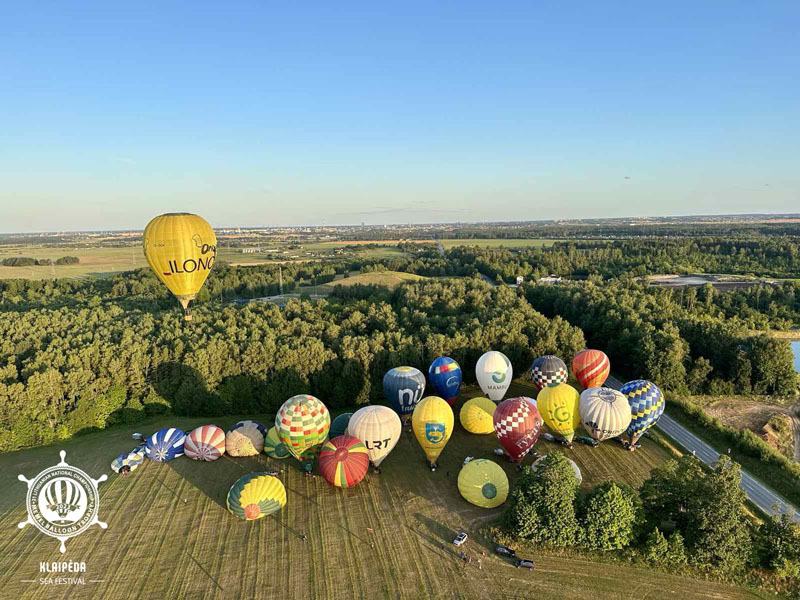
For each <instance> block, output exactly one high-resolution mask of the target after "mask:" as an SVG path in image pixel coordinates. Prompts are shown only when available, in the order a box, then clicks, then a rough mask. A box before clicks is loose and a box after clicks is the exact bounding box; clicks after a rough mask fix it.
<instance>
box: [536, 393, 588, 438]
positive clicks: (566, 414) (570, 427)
mask: <svg viewBox="0 0 800 600" xmlns="http://www.w3.org/2000/svg"><path fill="white" fill-rule="evenodd" d="M536 404H537V406H538V408H539V413H540V414H541V415H542V418H543V419H544V422H545V423H546V424H547V426H548V427H549V428H550V429H552V430H553V433H558V434H560V435H562V436H564V439H566V440H567V441H568V442H572V438H573V436H574V435H575V430H576V429H577V428H578V425H580V424H581V414H580V411H579V404H580V396H579V395H578V391H577V390H576V389H575V388H574V387H572V386H571V385H568V384H566V383H559V384H558V385H557V386H555V387H546V388H544V389H543V390H542V391H541V392H539V396H538V397H537V398H536Z"/></svg>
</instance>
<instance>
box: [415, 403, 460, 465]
mask: <svg viewBox="0 0 800 600" xmlns="http://www.w3.org/2000/svg"><path fill="white" fill-rule="evenodd" d="M453 421H454V419H453V409H452V408H450V405H449V404H448V403H447V400H444V399H442V398H439V396H428V397H427V398H423V399H422V400H420V402H419V404H417V407H416V408H415V409H414V413H413V414H412V415H411V427H412V428H413V429H414V435H415V436H416V438H417V441H418V442H419V445H420V446H422V449H423V450H424V451H425V456H427V457H428V463H429V464H430V465H431V468H436V459H438V458H439V455H440V454H441V453H442V450H444V447H445V446H446V445H447V442H448V441H449V440H450V436H451V435H452V434H453Z"/></svg>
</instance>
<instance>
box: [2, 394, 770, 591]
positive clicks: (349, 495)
mask: <svg viewBox="0 0 800 600" xmlns="http://www.w3.org/2000/svg"><path fill="white" fill-rule="evenodd" d="M528 385H529V384H528ZM528 390H529V387H528V386H526V385H525V384H515V385H514V389H512V393H517V394H518V393H524V392H525V391H528ZM477 394H478V391H477V390H475V389H467V390H466V392H465V393H464V394H463V397H462V399H461V400H463V399H464V398H466V397H470V396H475V395H477ZM459 404H460V402H459ZM249 417H250V418H252V417H253V415H250V416H249ZM261 419H262V420H263V422H265V423H266V422H268V421H269V420H270V419H269V417H268V416H266V415H262V416H261ZM236 420H238V419H237V418H236V417H226V418H220V419H212V421H213V422H215V423H217V424H218V425H220V426H222V427H226V428H227V427H229V426H230V425H232V424H233V423H234V422H235V421H236ZM206 422H208V419H195V418H174V417H164V418H162V419H159V420H157V421H152V422H149V423H146V424H139V425H137V426H136V427H121V428H115V429H112V430H109V431H107V432H99V433H93V434H89V435H86V436H82V437H79V438H76V439H73V440H69V441H66V442H63V443H59V444H57V445H55V446H50V447H45V448H35V449H30V450H25V451H20V452H15V453H9V454H5V455H0V547H2V548H3V551H2V553H0V586H2V587H1V588H0V589H2V590H3V595H4V596H5V597H7V598H23V599H37V598H42V599H44V598H47V599H50V598H85V597H91V598H103V599H122V598H191V599H194V598H204V599H205V598H207V599H221V598H232V599H240V598H278V597H279V598H282V599H287V600H293V599H296V600H305V599H308V598H320V599H340V598H342V599H344V598H353V599H362V598H422V599H430V598H441V599H444V598H481V599H485V598H538V599H544V600H546V599H561V598H567V597H569V598H574V599H578V600H580V599H587V600H588V599H593V600H596V599H599V598H621V597H635V598H645V597H649V598H663V597H665V596H672V597H675V598H717V599H723V598H725V599H738V598H752V597H758V596H755V595H754V594H753V593H752V592H750V591H747V590H742V589H738V588H734V587H730V586H725V585H721V584H716V583H712V582H707V581H701V580H695V579H689V578H685V577H678V576H673V575H668V574H664V573H658V572H651V571H649V570H644V569H635V568H632V567H630V566H627V565H613V564H597V563H592V562H590V561H588V560H586V559H585V558H565V557H558V556H555V555H552V556H551V555H548V554H547V553H539V554H537V556H536V557H535V558H536V559H537V569H536V570H535V571H533V572H529V571H519V570H516V569H514V568H513V565H511V564H510V563H509V562H508V561H506V560H503V559H501V558H498V557H495V556H493V555H492V553H491V549H492V546H491V542H490V541H489V540H486V539H482V538H481V536H480V531H481V529H482V528H483V527H484V526H485V525H486V524H487V523H489V522H490V521H492V520H493V519H495V518H496V517H497V516H498V515H499V513H500V511H501V509H494V510H483V509H480V508H477V507H474V506H472V505H470V504H468V503H467V502H466V501H464V500H463V499H462V498H461V497H460V495H459V493H458V490H457V487H456V478H457V474H458V470H459V468H460V465H461V462H462V461H463V459H464V457H465V456H467V455H471V456H475V457H492V456H493V455H492V450H493V449H494V448H495V447H497V442H496V439H495V437H494V436H493V435H487V436H474V435H470V434H468V433H466V432H465V431H464V430H463V429H461V427H460V425H457V426H456V431H455V433H454V434H453V437H452V439H451V440H450V443H449V444H448V446H447V448H446V449H445V450H444V452H443V454H442V457H441V459H440V468H439V469H438V470H437V471H436V472H435V473H431V472H430V471H429V470H428V469H427V468H426V467H425V464H424V456H423V453H422V451H421V449H420V448H419V446H418V445H417V443H416V441H415V440H414V439H413V437H412V436H411V435H410V434H406V433H404V434H403V437H402V439H401V441H400V443H399V444H398V446H397V447H396V448H395V450H394V451H393V453H392V454H391V455H390V456H389V458H388V459H387V460H386V461H385V462H384V464H383V465H382V466H383V473H382V474H381V475H374V474H369V475H368V476H367V479H365V480H364V481H362V482H361V483H360V484H359V485H358V486H356V487H354V488H352V489H349V490H340V489H336V488H334V487H332V486H330V485H328V483H327V482H325V480H324V479H322V478H321V477H319V476H317V477H314V478H308V477H305V476H304V475H303V474H302V473H301V472H300V470H299V466H298V463H297V462H296V461H295V460H294V459H287V460H284V461H279V460H275V459H271V458H269V457H267V456H266V455H264V454H262V455H260V456H258V457H253V458H235V459H234V458H230V457H224V458H221V459H219V460H217V461H216V462H213V463H198V462H194V461H191V460H189V459H187V458H185V457H184V458H179V459H176V460H173V461H171V462H169V463H166V464H158V463H152V462H149V461H147V460H146V461H145V464H144V465H143V466H142V467H140V468H139V469H138V470H137V471H135V472H133V473H131V474H130V475H128V476H126V477H119V476H116V475H114V474H113V473H112V472H111V471H110V468H109V463H110V462H111V460H112V459H113V458H114V456H116V455H117V454H119V453H120V452H123V451H127V450H129V449H130V448H132V447H133V445H134V442H133V441H132V440H131V439H130V434H131V433H132V432H133V431H134V430H135V431H142V432H145V433H147V432H152V431H153V430H154V429H156V428H158V427H162V426H167V425H171V426H179V427H182V428H184V429H188V428H191V427H194V426H196V425H199V424H203V423H206ZM537 448H538V451H539V452H540V453H547V452H550V451H553V450H556V449H561V448H562V447H561V446H556V445H554V444H551V443H548V442H546V441H543V440H542V441H540V442H539V444H538V445H537ZM61 449H64V450H66V452H67V461H68V462H69V463H70V464H72V465H75V466H78V467H80V468H81V469H83V470H85V471H87V472H88V473H89V474H90V475H91V476H93V477H98V476H99V475H100V474H101V473H107V474H108V475H109V480H108V481H106V482H105V483H102V484H101V485H100V497H101V502H100V518H101V520H104V521H106V522H108V529H106V530H101V529H100V528H99V527H96V526H95V527H93V528H92V529H91V530H89V531H87V532H85V533H83V534H82V535H80V536H78V537H76V538H73V539H71V540H68V541H67V552H66V554H65V555H61V554H60V553H59V551H58V542H57V541H56V540H54V539H52V538H49V537H46V536H45V535H43V534H42V533H40V532H38V531H37V530H36V529H34V528H32V527H31V526H27V527H25V528H24V529H21V530H20V529H18V528H17V523H19V522H21V521H24V520H25V518H26V513H25V508H24V499H25V493H26V486H25V484H24V483H22V482H20V481H17V474H18V473H23V474H25V475H26V476H27V477H29V478H32V477H33V476H34V475H36V474H37V473H38V472H40V471H41V470H42V469H44V468H46V467H49V466H52V465H54V464H55V463H57V462H58V460H59V458H58V452H59V450H61ZM565 452H566V454H567V455H568V456H570V457H571V458H573V459H574V460H575V461H576V462H577V463H578V465H579V466H580V467H581V470H582V471H583V473H584V486H589V485H592V484H595V483H598V482H600V481H604V480H606V479H607V478H610V477H613V478H615V479H619V480H622V481H626V482H628V483H630V484H632V485H638V484H639V483H641V481H642V480H643V479H644V478H645V477H647V475H648V473H649V471H650V469H651V468H652V467H654V466H656V465H658V464H661V463H662V462H663V461H664V460H665V459H666V457H667V456H668V451H667V450H665V449H664V448H663V447H662V446H660V445H659V444H657V443H656V442H654V441H652V440H650V439H645V440H644V443H643V446H642V448H641V450H640V451H637V452H636V453H633V454H632V453H628V452H626V451H624V450H623V449H622V448H621V447H620V446H618V445H615V444H610V443H606V444H603V445H601V446H600V447H599V448H596V449H592V448H589V447H586V446H580V445H576V446H575V448H574V449H573V450H568V449H567V450H565ZM530 462H531V459H530V458H528V459H526V463H530ZM501 464H502V466H503V467H504V468H505V470H506V472H507V473H508V475H509V477H510V478H511V479H512V481H513V480H514V479H515V478H516V476H517V474H516V471H515V469H514V468H513V467H511V466H510V465H508V464H506V463H504V462H503V463H501ZM267 466H269V467H275V468H279V469H282V472H281V475H280V477H281V479H282V480H283V482H284V484H285V485H286V487H287V490H288V503H287V506H286V507H285V508H284V509H283V510H282V511H281V512H280V513H277V514H275V515H272V516H270V517H267V518H265V519H262V520H259V521H253V522H244V521H240V520H238V519H235V518H234V517H232V516H231V515H230V514H229V513H228V512H227V510H226V509H225V507H224V504H225V497H226V493H227V490H228V489H229V487H230V486H231V485H232V484H233V483H234V481H235V480H236V479H237V478H238V477H240V476H242V475H244V474H246V473H250V472H255V471H260V470H263V469H264V468H265V467H267ZM367 528H372V529H373V530H374V533H372V534H370V533H368V532H367ZM460 530H465V531H467V532H468V533H469V534H470V540H469V541H468V542H467V544H466V545H465V550H466V551H467V552H468V553H469V554H470V555H471V556H473V557H476V556H477V555H479V554H480V552H481V551H482V550H485V551H486V552H487V555H488V557H487V558H486V559H485V560H484V561H483V569H482V570H478V569H477V566H476V562H475V561H473V563H472V564H471V565H470V566H468V567H466V566H465V565H464V564H463V563H462V561H461V560H459V558H458V551H457V550H456V549H455V548H454V547H453V546H452V545H451V543H450V542H451V540H452V538H453V536H454V535H455V534H456V533H457V532H458V531H460ZM303 534H305V535H307V537H308V539H307V541H303V540H302V535H303ZM60 560H79V561H85V562H86V565H87V572H86V574H85V580H86V582H87V583H86V584H85V586H84V587H82V588H81V589H80V590H72V589H70V588H69V587H67V586H53V585H50V586H47V585H39V584H38V579H39V577H40V574H39V563H40V561H60ZM25 579H28V580H35V581H36V582H35V583H23V582H22V581H21V580H25ZM89 580H99V582H97V583H88V581H89ZM634 582H635V583H634Z"/></svg>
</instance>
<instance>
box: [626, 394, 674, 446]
mask: <svg viewBox="0 0 800 600" xmlns="http://www.w3.org/2000/svg"><path fill="white" fill-rule="evenodd" d="M620 391H621V392H622V393H623V394H625V396H626V397H627V399H628V403H629V404H630V407H631V424H630V425H629V426H628V436H630V438H631V443H632V444H635V443H636V442H638V441H639V438H640V437H642V435H643V434H644V433H645V432H646V431H647V430H648V429H650V428H651V427H652V426H653V425H655V424H656V422H658V419H659V417H661V415H662V414H664V407H665V402H664V394H662V393H661V390H660V389H658V386H657V385H656V384H655V383H653V382H652V381H647V380H645V379H637V380H636V381H629V382H628V383H626V384H625V385H623V386H622V388H620Z"/></svg>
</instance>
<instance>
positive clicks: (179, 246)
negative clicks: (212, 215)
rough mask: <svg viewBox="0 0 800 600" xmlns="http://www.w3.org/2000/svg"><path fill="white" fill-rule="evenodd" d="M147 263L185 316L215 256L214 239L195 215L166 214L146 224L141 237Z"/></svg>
mask: <svg viewBox="0 0 800 600" xmlns="http://www.w3.org/2000/svg"><path fill="white" fill-rule="evenodd" d="M142 245H143V247H144V255H145V258H147V263H148V264H149V265H150V268H151V269H153V272H154V273H155V274H156V276H157V277H158V278H159V279H160V280H161V282H162V283H163V284H164V285H165V286H167V289H169V291H170V292H172V293H173V294H174V295H175V296H176V297H177V298H178V301H179V302H180V303H181V306H183V308H184V310H185V311H186V318H187V319H190V318H191V317H190V316H189V313H188V306H189V302H191V301H192V300H194V298H195V296H196V295H197V292H199V291H200V288H201V287H203V283H205V281H206V278H207V277H208V274H209V273H210V272H211V268H212V267H213V266H214V260H215V258H216V256H217V237H216V235H214V230H213V229H211V226H210V225H209V224H208V223H207V222H206V221H205V219H203V217H200V216H198V215H193V214H190V213H168V214H164V215H161V216H158V217H156V218H154V219H153V220H152V221H150V222H149V223H148V224H147V227H145V229H144V235H143V236H142Z"/></svg>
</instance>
